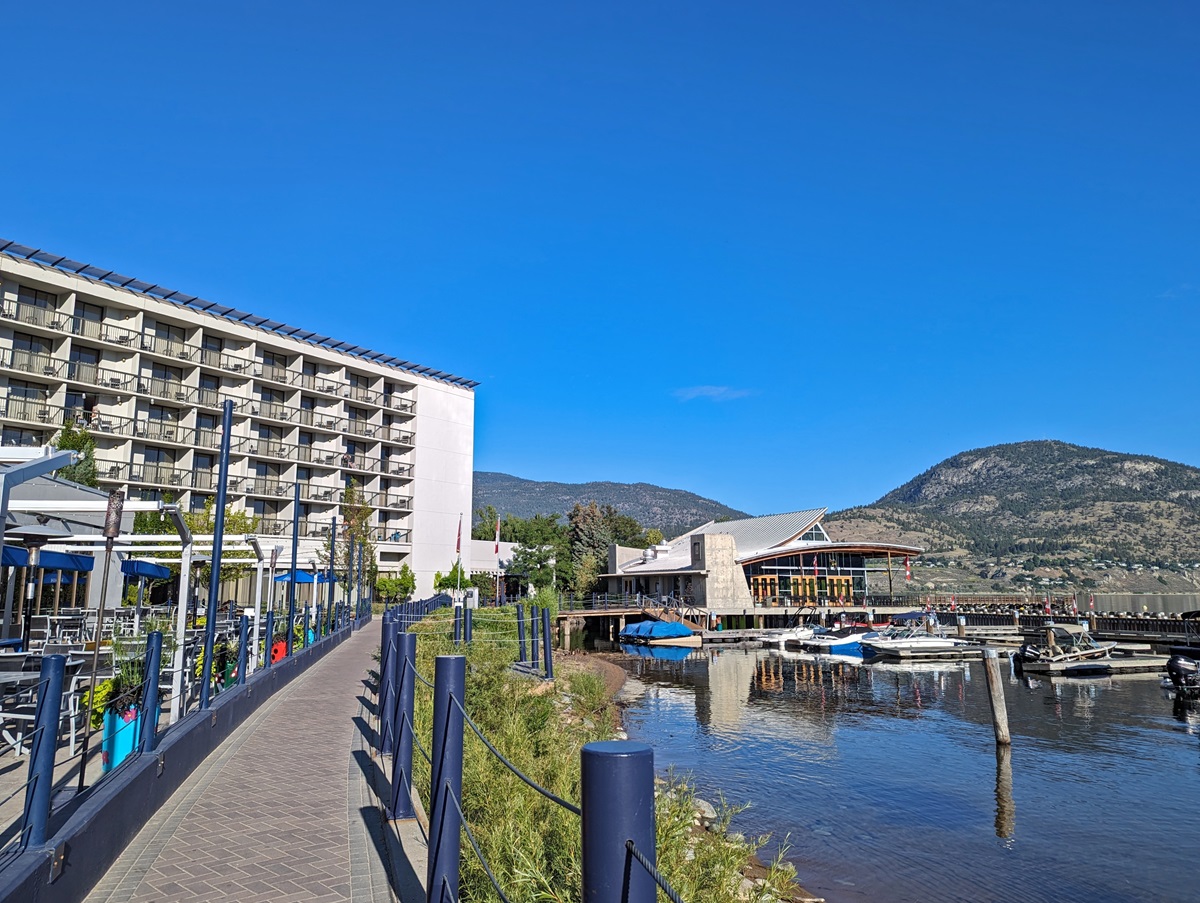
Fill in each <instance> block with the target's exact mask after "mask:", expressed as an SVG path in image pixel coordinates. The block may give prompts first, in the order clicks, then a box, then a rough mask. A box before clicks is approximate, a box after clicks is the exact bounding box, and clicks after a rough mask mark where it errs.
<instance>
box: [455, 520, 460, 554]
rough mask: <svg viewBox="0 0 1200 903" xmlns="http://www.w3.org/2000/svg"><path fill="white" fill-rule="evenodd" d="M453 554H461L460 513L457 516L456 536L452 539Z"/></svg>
mask: <svg viewBox="0 0 1200 903" xmlns="http://www.w3.org/2000/svg"><path fill="white" fill-rule="evenodd" d="M454 554H455V555H461V554H462V515H461V514H460V515H459V516H458V538H457V539H456V540H454Z"/></svg>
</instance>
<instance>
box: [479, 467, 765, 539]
mask: <svg viewBox="0 0 1200 903" xmlns="http://www.w3.org/2000/svg"><path fill="white" fill-rule="evenodd" d="M591 501H596V502H597V503H599V504H601V505H612V506H613V507H614V508H616V509H617V511H619V512H620V513H621V514H627V515H629V516H630V517H632V518H634V519H635V520H636V521H637V522H638V523H639V524H641V525H642V526H643V527H658V529H660V530H662V532H663V535H664V536H666V537H668V538H670V537H672V536H678V535H679V534H681V533H686V532H687V531H688V530H690V529H692V528H693V527H698V526H700V525H701V524H705V523H708V522H709V521H710V520H732V519H735V518H739V517H749V515H748V514H746V513H745V512H744V511H737V510H735V509H733V508H730V507H728V506H727V505H722V504H721V503H720V502H714V501H713V500H712V499H706V498H701V497H700V496H698V495H696V494H695V493H692V492H685V491H684V490H682V489H664V488H663V487H662V486H654V485H653V484H651V483H607V482H603V483H543V482H538V481H536V480H523V479H521V478H520V477H514V476H510V475H509V474H506V473H490V472H487V471H478V472H476V474H475V493H474V498H473V500H472V505H473V510H476V511H478V510H479V509H480V508H483V507H485V506H487V505H491V506H492V507H493V508H495V509H496V511H497V513H499V514H500V516H501V517H503V516H504V515H506V514H512V515H515V516H517V517H522V518H529V517H533V515H535V514H560V515H562V516H563V519H564V520H565V519H566V515H567V512H569V511H570V510H571V509H572V508H574V507H575V503H576V502H578V503H580V504H582V505H586V504H587V503H588V502H591Z"/></svg>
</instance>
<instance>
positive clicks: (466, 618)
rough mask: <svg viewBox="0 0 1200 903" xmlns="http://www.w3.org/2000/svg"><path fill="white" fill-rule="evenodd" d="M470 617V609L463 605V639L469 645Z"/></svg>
mask: <svg viewBox="0 0 1200 903" xmlns="http://www.w3.org/2000/svg"><path fill="white" fill-rule="evenodd" d="M471 617H472V610H471V609H470V608H467V606H465V605H464V606H463V640H464V641H465V642H466V644H467V645H468V646H470V645H471Z"/></svg>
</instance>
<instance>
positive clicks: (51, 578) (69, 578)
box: [42, 571, 75, 586]
mask: <svg viewBox="0 0 1200 903" xmlns="http://www.w3.org/2000/svg"><path fill="white" fill-rule="evenodd" d="M58 577H59V574H58V571H50V572H49V573H48V574H46V576H44V577H43V578H42V583H43V584H50V585H51V586H53V585H54V584H55V583H58V582H59V580H58ZM74 582H75V575H74V574H73V573H72V572H71V571H63V572H62V584H63V586H66V585H67V584H69V583H74Z"/></svg>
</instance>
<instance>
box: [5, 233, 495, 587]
mask: <svg viewBox="0 0 1200 903" xmlns="http://www.w3.org/2000/svg"><path fill="white" fill-rule="evenodd" d="M476 385H478V383H476V382H475V381H473V380H469V379H464V378H462V377H458V376H454V375H452V374H450V373H444V372H442V371H440V370H436V369H434V368H433V367H427V366H422V365H419V364H415V363H412V362H410V361H406V360H401V359H399V358H397V357H393V356H391V355H389V354H387V353H385V352H380V351H373V350H371V349H368V348H362V347H359V346H357V345H353V344H351V343H349V342H343V341H338V340H337V339H334V338H331V337H329V336H326V335H321V334H319V333H316V332H312V331H310V330H306V329H302V328H299V327H296V326H289V325H287V324H284V323H280V322H277V321H275V320H272V319H270V318H267V317H262V316H258V315H255V314H251V313H246V312H245V311H240V310H234V309H233V308H230V307H225V306H223V305H221V304H217V303H214V302H212V301H206V300H204V299H202V298H197V297H194V296H191V295H188V294H186V293H183V292H178V291H172V290H171V289H167V288H164V287H162V286H160V285H154V284H151V283H149V282H144V281H142V280H139V279H134V278H131V277H128V276H122V275H119V274H117V273H114V272H112V271H110V270H106V269H104V268H103V267H98V266H91V265H88V264H84V263H80V262H78V261H74V260H70V259H68V258H65V257H61V256H58V255H55V254H51V253H48V252H45V251H40V250H37V249H34V248H28V247H24V246H22V245H18V244H16V243H14V242H8V241H4V240H0V442H2V443H3V444H4V445H8V446H13V445H16V446H22V445H24V446H38V445H44V444H46V443H48V442H50V441H51V439H52V438H53V436H54V435H55V433H56V432H57V431H58V429H59V428H60V427H61V426H62V425H63V424H67V423H69V424H74V425H77V426H79V427H83V428H86V429H87V430H88V431H89V432H90V434H91V435H92V437H93V438H94V439H95V441H96V464H97V469H98V477H99V481H100V487H101V488H102V489H105V490H110V489H115V488H122V489H124V490H125V491H126V493H127V495H128V497H129V498H133V499H145V500H152V499H162V498H166V497H168V496H169V497H171V498H173V499H175V500H176V501H178V502H179V503H180V504H181V505H182V506H183V508H184V509H185V510H191V511H197V510H200V509H202V508H203V507H204V504H205V502H206V501H207V500H208V499H210V498H213V497H214V496H215V495H216V491H217V469H218V463H219V462H218V459H219V449H220V444H221V434H220V426H221V416H222V409H223V406H224V402H225V401H226V400H227V399H228V400H232V402H233V432H232V437H231V457H230V469H229V473H230V477H229V485H228V498H229V501H230V503H231V504H232V505H233V506H234V507H235V508H240V509H244V510H246V511H248V512H250V513H252V514H254V515H256V516H258V518H259V532H260V533H261V534H266V535H268V536H278V537H280V538H281V543H280V544H283V545H287V544H286V543H282V538H283V537H288V538H289V539H290V535H291V532H292V521H293V514H295V513H296V512H295V510H294V507H293V506H294V505H295V504H296V503H295V502H294V501H293V499H294V492H295V486H296V485H297V484H299V487H300V501H299V503H298V504H299V524H300V527H299V529H300V535H301V538H302V539H307V540H310V544H311V541H313V540H317V541H319V540H322V539H323V538H324V537H326V536H328V534H329V529H330V525H331V524H332V522H333V519H334V517H335V516H337V515H338V514H339V511H338V505H339V502H340V501H341V498H342V494H343V492H344V490H345V487H346V486H347V485H348V484H349V483H350V481H352V480H353V481H354V483H355V484H357V485H358V487H359V488H360V490H361V492H362V493H363V495H364V496H365V499H366V501H367V503H368V504H369V505H370V506H371V507H372V508H373V509H374V511H375V514H374V517H375V522H374V524H373V527H374V541H375V543H376V549H377V553H378V557H379V567H380V570H382V571H385V572H391V571H395V570H398V569H399V567H400V566H401V564H402V563H405V562H407V563H408V564H409V566H410V567H411V568H412V569H413V571H414V572H415V574H416V576H417V593H418V594H419V595H429V594H430V593H431V592H432V583H433V576H434V573H435V572H436V571H443V572H444V571H448V570H449V569H450V567H451V566H452V565H453V563H454V560H455V553H454V544H455V537H456V531H457V529H458V521H459V517H460V515H461V514H467V515H469V513H470V510H471V480H472V471H473V467H474V461H473V430H474V403H475V398H474V388H475V386H476Z"/></svg>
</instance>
